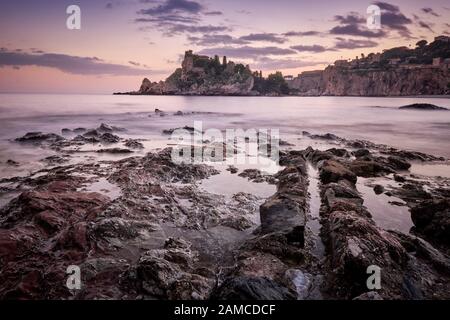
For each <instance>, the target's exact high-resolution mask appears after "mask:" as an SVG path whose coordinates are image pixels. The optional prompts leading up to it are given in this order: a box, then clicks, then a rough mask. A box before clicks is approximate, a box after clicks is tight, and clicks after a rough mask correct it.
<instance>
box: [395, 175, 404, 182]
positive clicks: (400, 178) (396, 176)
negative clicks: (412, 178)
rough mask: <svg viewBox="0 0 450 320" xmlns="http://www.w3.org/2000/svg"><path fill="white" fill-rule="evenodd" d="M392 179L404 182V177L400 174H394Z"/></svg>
mask: <svg viewBox="0 0 450 320" xmlns="http://www.w3.org/2000/svg"><path fill="white" fill-rule="evenodd" d="M394 181H396V182H400V183H403V182H406V178H405V177H403V176H401V175H398V174H394Z"/></svg>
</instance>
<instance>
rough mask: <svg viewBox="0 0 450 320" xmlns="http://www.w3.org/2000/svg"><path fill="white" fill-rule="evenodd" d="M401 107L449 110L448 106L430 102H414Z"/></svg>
mask: <svg viewBox="0 0 450 320" xmlns="http://www.w3.org/2000/svg"><path fill="white" fill-rule="evenodd" d="M399 109H410V110H448V109H447V108H443V107H438V106H436V105H434V104H429V103H413V104H409V105H407V106H402V107H400V108H399Z"/></svg>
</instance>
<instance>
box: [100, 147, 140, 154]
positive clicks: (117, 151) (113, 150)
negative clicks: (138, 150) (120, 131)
mask: <svg viewBox="0 0 450 320" xmlns="http://www.w3.org/2000/svg"><path fill="white" fill-rule="evenodd" d="M96 152H97V153H111V154H127V153H133V150H130V149H124V148H107V149H99V150H97V151H96Z"/></svg>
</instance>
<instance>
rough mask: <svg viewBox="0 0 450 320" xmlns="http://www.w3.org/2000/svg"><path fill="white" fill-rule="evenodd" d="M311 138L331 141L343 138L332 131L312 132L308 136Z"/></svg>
mask: <svg viewBox="0 0 450 320" xmlns="http://www.w3.org/2000/svg"><path fill="white" fill-rule="evenodd" d="M308 137H309V138H310V139H315V140H331V141H339V140H340V139H341V138H339V137H338V136H336V135H334V134H332V133H326V134H310V135H309V136H308Z"/></svg>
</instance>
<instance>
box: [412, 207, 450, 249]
mask: <svg viewBox="0 0 450 320" xmlns="http://www.w3.org/2000/svg"><path fill="white" fill-rule="evenodd" d="M411 218H412V221H413V223H414V225H415V227H416V229H417V231H418V232H420V233H422V234H424V235H426V236H427V237H428V238H430V239H434V240H436V241H438V242H441V243H443V244H446V245H447V246H448V245H450V200H449V199H439V200H437V199H436V200H425V201H422V202H421V203H419V204H418V205H416V206H414V207H413V208H412V209H411Z"/></svg>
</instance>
